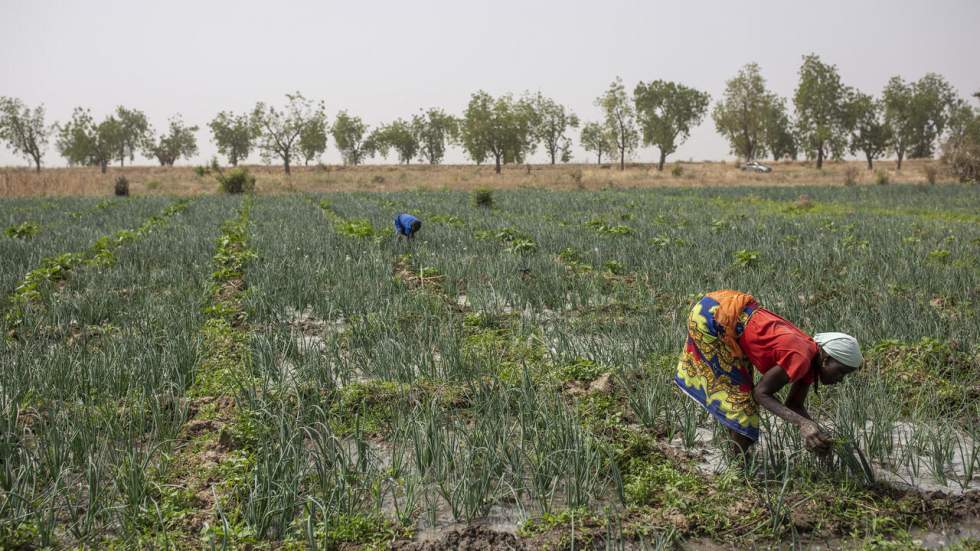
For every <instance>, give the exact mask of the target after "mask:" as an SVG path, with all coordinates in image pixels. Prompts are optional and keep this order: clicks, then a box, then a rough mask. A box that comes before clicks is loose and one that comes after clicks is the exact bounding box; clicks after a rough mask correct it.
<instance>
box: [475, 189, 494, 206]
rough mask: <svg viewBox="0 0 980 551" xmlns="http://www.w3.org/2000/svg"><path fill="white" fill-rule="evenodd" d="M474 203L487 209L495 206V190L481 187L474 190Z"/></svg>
mask: <svg viewBox="0 0 980 551" xmlns="http://www.w3.org/2000/svg"><path fill="white" fill-rule="evenodd" d="M473 204H474V205H476V206H478V207H483V208H485V209H488V208H491V207H493V190H491V189H488V188H480V189H478V190H476V191H474V192H473Z"/></svg>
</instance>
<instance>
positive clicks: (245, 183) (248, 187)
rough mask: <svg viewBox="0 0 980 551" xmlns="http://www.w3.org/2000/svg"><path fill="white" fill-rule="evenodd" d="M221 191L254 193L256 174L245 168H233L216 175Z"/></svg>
mask: <svg viewBox="0 0 980 551" xmlns="http://www.w3.org/2000/svg"><path fill="white" fill-rule="evenodd" d="M215 178H217V179H218V184H220V185H221V191H223V192H225V193H252V192H253V191H255V176H252V175H251V174H250V173H249V172H248V170H247V169H245V168H233V169H231V170H229V171H228V172H224V173H221V174H218V175H217V176H215Z"/></svg>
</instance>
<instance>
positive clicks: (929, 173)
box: [922, 165, 939, 186]
mask: <svg viewBox="0 0 980 551" xmlns="http://www.w3.org/2000/svg"><path fill="white" fill-rule="evenodd" d="M922 171H923V172H925V173H926V181H927V182H929V185H933V186H934V185H936V177H937V176H939V169H938V168H936V165H926V166H925V167H924V168H923V169H922Z"/></svg>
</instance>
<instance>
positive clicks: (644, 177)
mask: <svg viewBox="0 0 980 551" xmlns="http://www.w3.org/2000/svg"><path fill="white" fill-rule="evenodd" d="M678 164H679V165H680V166H682V167H683V173H682V174H681V175H679V176H674V175H672V174H671V168H672V167H673V164H672V165H671V166H667V167H665V169H664V171H663V172H658V171H657V169H656V165H653V164H634V165H628V166H627V167H626V170H625V171H620V170H618V168H617V167H616V166H611V167H609V168H602V167H599V166H596V165H580V164H579V165H557V166H549V165H533V166H531V167H530V170H528V167H527V166H526V165H517V166H507V167H505V168H504V171H503V173H502V174H500V175H497V174H494V171H493V166H487V165H484V166H474V165H442V166H428V165H409V166H405V165H367V166H358V167H343V166H317V167H296V168H294V169H293V174H292V175H291V176H288V177H287V176H286V175H285V174H284V173H283V170H282V167H280V166H250V167H248V168H249V170H251V171H252V172H253V173H254V174H255V176H256V178H257V182H256V190H257V191H258V192H259V193H282V192H289V191H398V190H406V189H409V190H410V189H432V190H441V189H462V190H472V189H475V188H480V187H490V188H496V189H507V188H546V189H564V190H573V189H601V188H606V187H614V188H646V187H658V186H685V187H701V186H755V185H773V186H795V185H812V184H816V185H844V182H845V180H846V179H847V178H846V175H847V173H848V171H849V169H850V172H851V173H852V174H855V173H856V176H855V183H856V184H858V185H869V184H871V185H873V184H874V183H875V180H876V173H875V172H874V171H869V170H867V168H866V165H865V164H864V162H863V161H846V162H828V163H826V164H825V165H824V168H823V170H817V169H816V168H814V165H813V163H811V162H806V161H800V162H795V161H793V162H781V163H773V164H772V166H773V172H772V173H770V174H753V173H747V172H742V171H741V170H739V169H738V168H737V167H736V165H735V164H734V163H732V162H727V163H726V162H723V161H721V162H699V163H678ZM607 166H608V165H607ZM854 168H857V169H858V170H856V171H855V170H853V169H854ZM933 168H934V169H936V170H937V171H938V175H939V176H938V180H939V181H940V182H944V181H952V178H951V177H950V176H949V175H948V173H947V171H946V170H945V167H944V166H943V165H941V164H940V163H939V162H938V161H932V160H916V161H906V162H905V163H904V166H903V167H902V170H901V171H900V172H899V171H896V170H895V163H894V162H893V161H882V162H879V163H875V169H876V171H877V170H882V171H885V172H886V173H887V174H888V177H889V181H890V182H892V183H926V182H927V179H926V174H927V172H928V170H932V169H933ZM120 175H125V176H126V178H128V179H129V182H130V192H131V193H132V194H134V195H147V194H167V195H197V194H201V193H213V192H215V191H217V189H218V183H217V181H216V180H215V179H214V177H212V176H197V175H196V174H195V173H194V169H192V168H191V167H145V166H137V167H126V168H118V167H112V168H110V169H109V170H108V172H107V173H106V174H101V173H100V172H99V170H98V169H96V168H51V169H45V170H43V171H42V172H41V173H40V174H37V173H35V172H33V171H31V170H27V169H14V168H0V197H18V196H56V195H111V194H112V192H113V184H114V182H115V180H116V177H117V176H120Z"/></svg>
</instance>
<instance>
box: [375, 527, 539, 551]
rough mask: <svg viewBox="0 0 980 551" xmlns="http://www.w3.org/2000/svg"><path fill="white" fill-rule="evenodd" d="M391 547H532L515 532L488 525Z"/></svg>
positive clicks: (440, 550) (419, 550)
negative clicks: (510, 532) (497, 529)
mask: <svg viewBox="0 0 980 551" xmlns="http://www.w3.org/2000/svg"><path fill="white" fill-rule="evenodd" d="M391 548H392V549H398V550H400V551H449V550H453V551H455V550H459V551H497V550H501V551H506V550H515V551H516V550H521V551H523V550H529V549H530V547H528V546H527V545H526V544H525V543H524V542H522V541H521V540H520V539H518V538H517V536H515V535H514V534H509V533H507V532H498V531H496V530H492V529H490V528H488V527H486V526H467V527H466V528H463V529H462V530H453V531H451V532H446V533H445V534H443V535H442V537H441V538H440V539H438V540H436V541H424V542H419V541H406V542H395V543H393V544H392V546H391Z"/></svg>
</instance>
